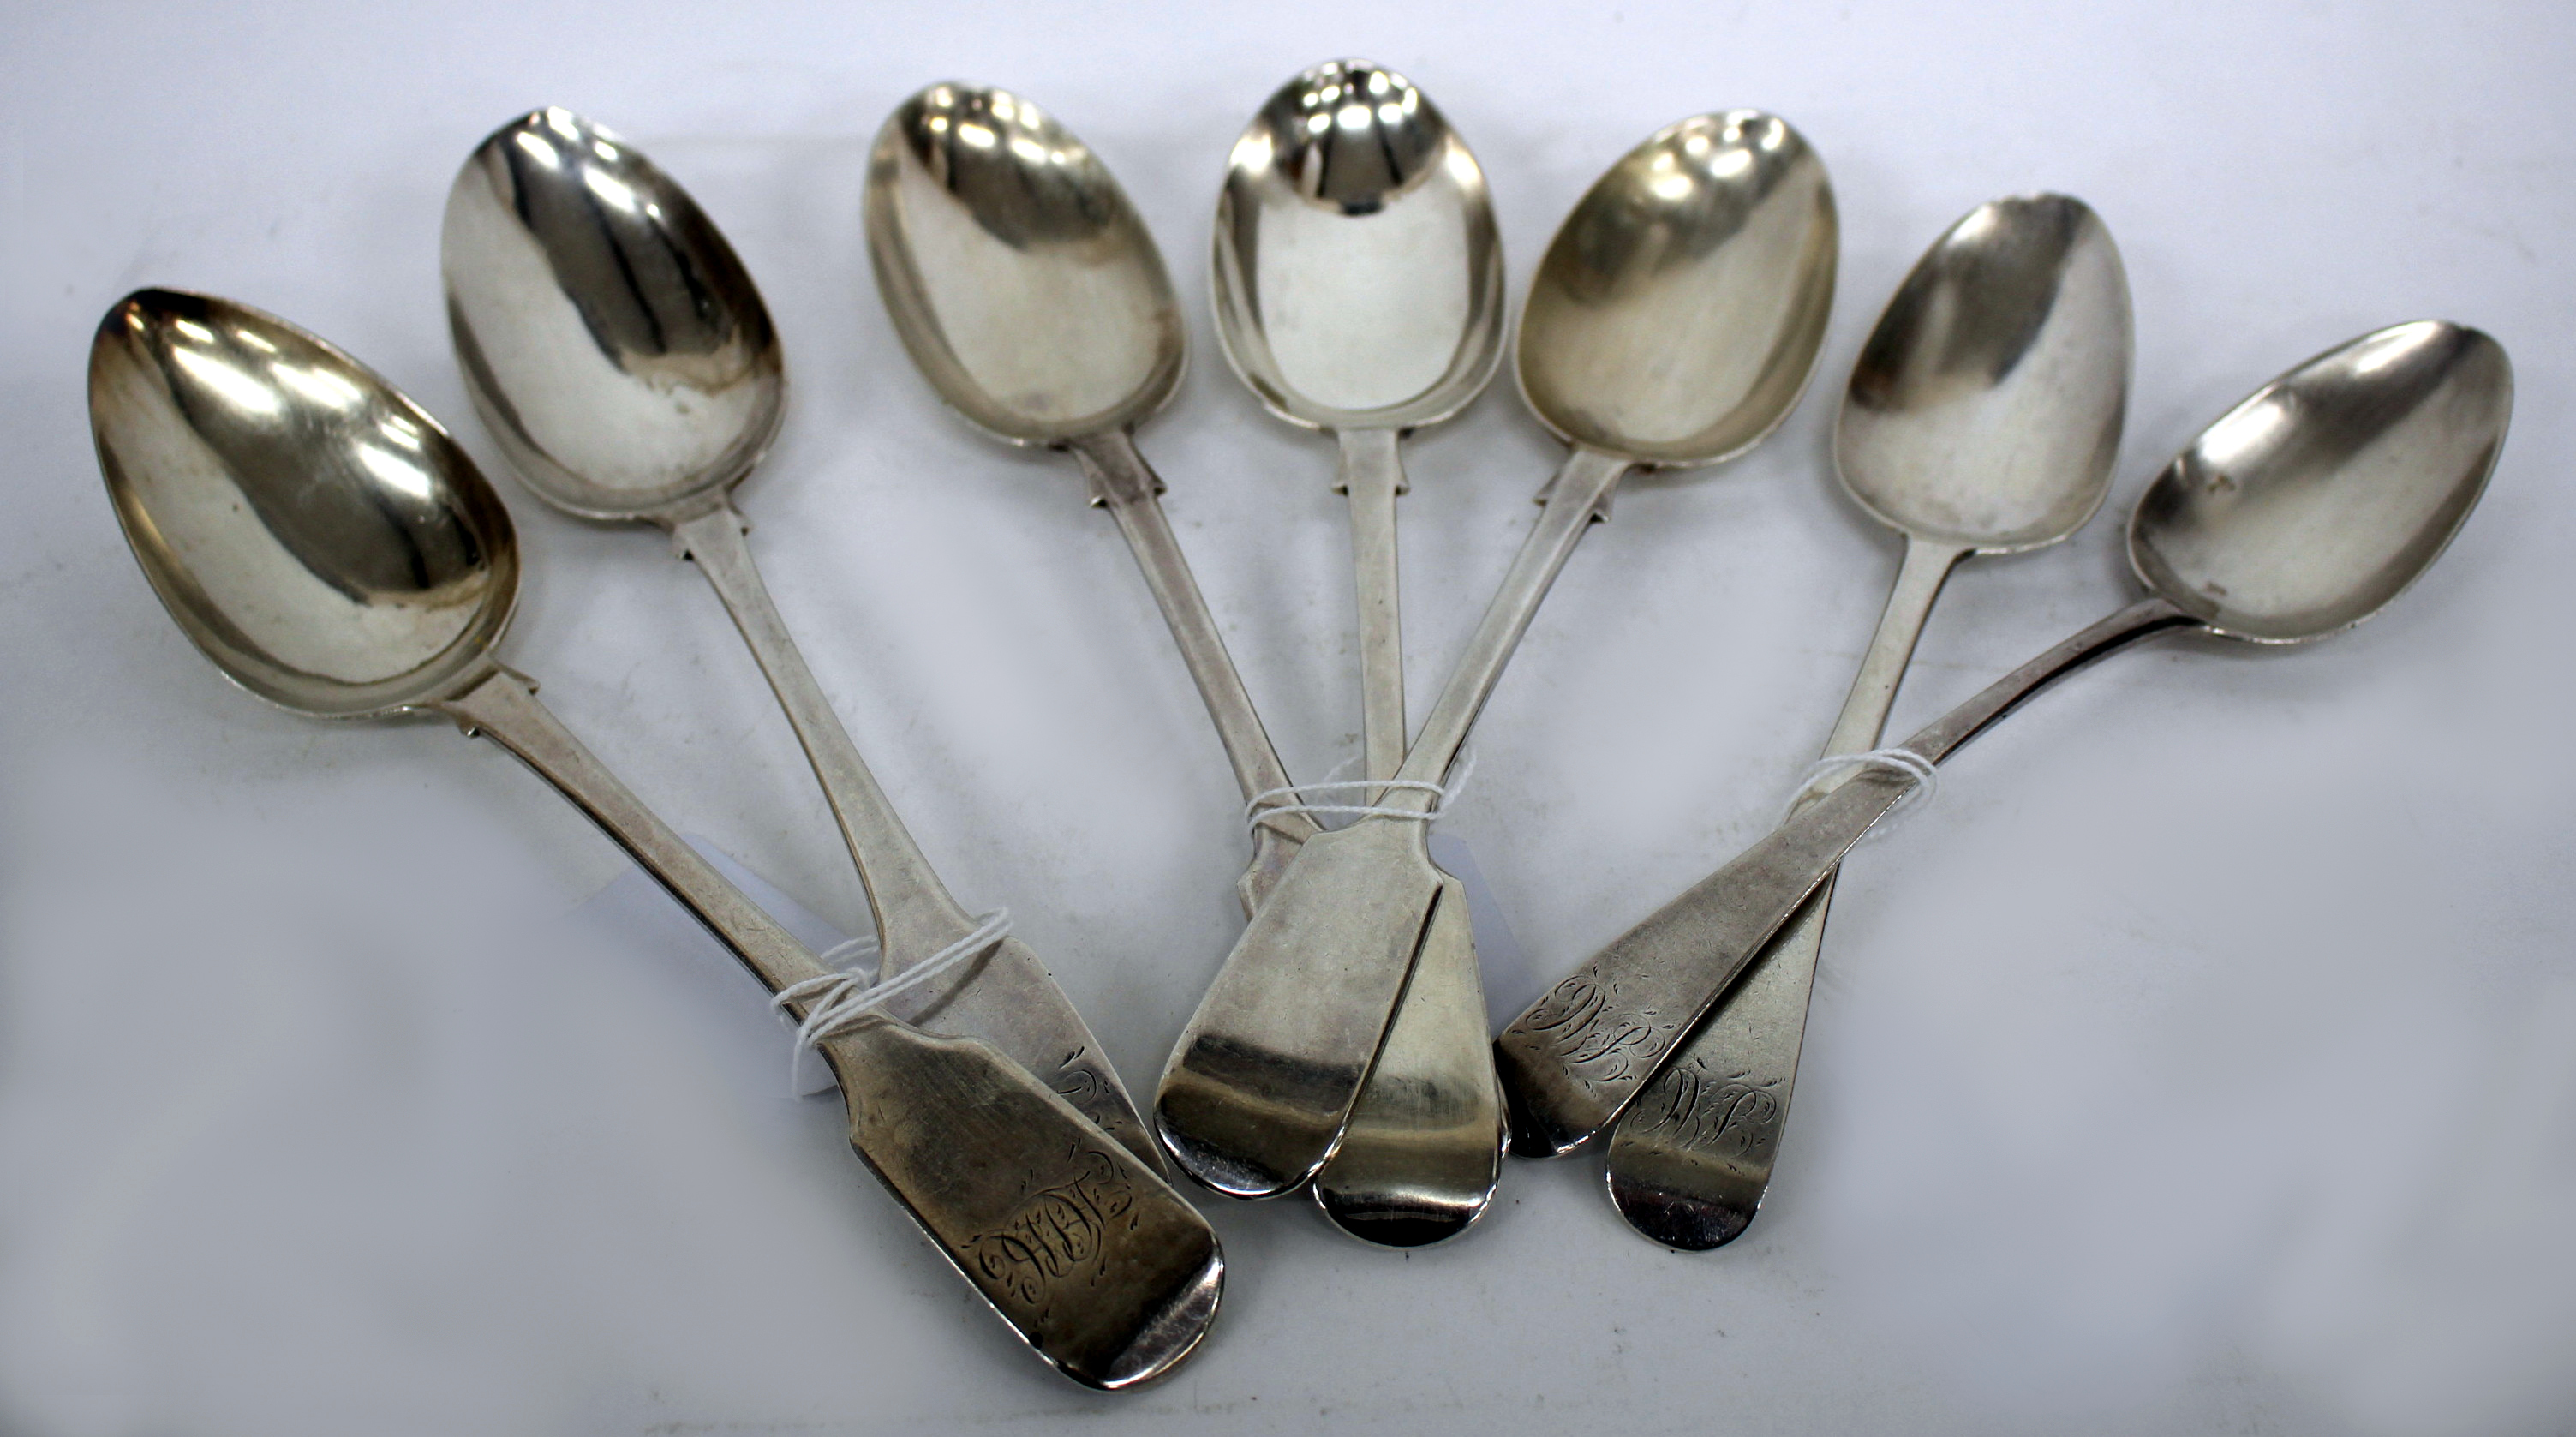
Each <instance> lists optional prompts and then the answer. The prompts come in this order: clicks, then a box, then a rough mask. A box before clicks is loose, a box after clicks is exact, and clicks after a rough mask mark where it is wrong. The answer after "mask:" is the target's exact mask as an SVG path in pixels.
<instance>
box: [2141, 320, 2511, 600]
mask: <svg viewBox="0 0 2576 1437" xmlns="http://www.w3.org/2000/svg"><path fill="white" fill-rule="evenodd" d="M2512 409H2513V371H2512V367H2511V365H2510V364H2509V363H2508V361H2507V360H2506V358H2505V353H2504V347H2503V346H2502V345H2500V344H2498V343H2496V342H2495V341H2494V340H2493V339H2491V338H2489V337H2488V336H2487V335H2485V334H2484V333H2481V332H2480V331H2478V330H2474V329H2467V328H2464V327H2462V326H2460V325H2456V324H2450V323H2446V322H2443V321H2439V320H2421V321H2417V322H2415V323H2412V324H2401V325H2395V326H2392V327H2390V328H2387V329H2383V330H2379V331H2377V332H2376V333H2373V334H2369V335H2365V336H2363V337H2362V338H2360V339H2357V340H2355V341H2353V342H2351V343H2349V344H2345V345H2342V346H2339V347H2337V348H2335V349H2330V350H2328V351H2326V352H2325V353H2323V354H2320V355H2318V356H2317V357H2315V358H2314V359H2311V360H2309V361H2308V362H2307V363H2305V364H2302V365H2300V366H2299V367H2298V368H2296V369H2293V370H2291V371H2290V372H2288V373H2287V374H2284V375H2282V376H2281V377H2280V378H2278V379H2275V380H2273V381H2272V382H2271V383H2270V384H2267V385H2265V386H2263V388H2261V389H2260V390H2257V391H2256V392H2255V393H2254V394H2252V395H2250V396H2249V397H2247V398H2246V400H2245V401H2244V402H2243V403H2241V404H2238V405H2237V406H2236V407H2235V408H2234V409H2231V410H2229V411H2228V412H2227V413H2226V414H2225V415H2223V416H2221V417H2220V418H2219V419H2218V420H2217V421H2216V422H2215V423H2213V424H2211V425H2210V426H2209V427H2208V428H2207V429H2205V430H2203V431H2201V434H2200V436H2199V437H2198V438H2196V439H2194V440H2193V441H2192V442H2191V444H2190V445H2189V447H2187V448H2185V449H2184V450H2183V451H2182V452H2181V453H2180V454H2177V455H2175V456H2174V459H2173V462H2172V463H2171V464H2168V465H2166V466H2165V468H2164V470H2163V471H2162V472H2161V473H2159V474H2158V475H2157V476H2156V478H2155V480H2154V482H2153V483H2151V484H2150V485H2149V486H2148V488H2147V492H2146V494H2145V495H2144V496H2143V497H2142V498H2141V499H2140V500H2139V502H2138V507H2137V510H2136V512H2135V513H2133V514H2132V515H2131V516H2130V520H2129V563H2130V565H2131V567H2133V568H2134V569H2136V570H2137V574H2138V578H2139V580H2140V581H2141V582H2143V583H2144V584H2145V585H2146V586H2147V587H2148V588H2150V589H2152V590H2154V591H2155V593H2156V594H2157V595H2158V596H2159V597H2161V598H2163V599H2164V600H2165V601H2166V602H2168V603H2170V604H2172V605H2173V606H2174V607H2175V608H2178V609H2180V610H2182V611H2183V612H2184V613H2186V614H2189V615H2191V616H2192V617H2193V618H2195V619H2198V620H2199V621H2200V622H2201V623H2202V624H2204V625H2206V626H2207V627H2208V628H2209V629H2211V630H2212V631H2214V632H2217V633H2220V634H2224V635H2227V636H2228V637H2230V638H2236V639H2244V640H2247V641H2250V642H2253V643H2258V644H2289V643H2300V642H2304V641H2306V640H2309V639H2314V638H2320V637H2322V636H2324V635H2326V634H2330V633H2334V632H2336V631H2338V630H2341V629H2348V628H2350V627H2352V626H2353V625H2355V624H2358V623H2360V622H2361V621H2362V620H2364V619H2367V618H2369V617H2370V616H2371V615H2372V614H2375V613H2377V612H2379V610H2380V609H2382V608H2384V607H2386V605H2387V604H2388V601H2389V600H2391V599H2394V598H2396V597H2397V596H2398V595H2399V594H2400V593H2403V592H2404V591H2405V589H2406V587H2407V586H2408V585H2409V584H2412V583H2413V582H2415V579H2416V577H2417V576H2418V575H2420V574H2422V573H2423V572H2424V570H2425V569H2426V568H2427V567H2428V566H2429V565H2431V564H2432V562H2433V560H2434V559H2435V558H2437V557H2439V556H2440V554H2441V552H2442V550H2443V548H2444V547H2445V546H2446V545H2448V544H2449V543H2450V542H2451V536H2452V535H2453V534H2455V533H2457V532H2458V531H2459V527H2460V524H2461V522H2462V521H2463V520H2465V519H2466V518H2468V515H2469V510H2470V509H2471V508H2473V507H2475V506H2476V504H2477V502H2478V496H2479V495H2480V494H2481V493H2483V492H2485V489H2486V483H2487V476H2488V475H2489V474H2491V473H2493V472H2494V469H2495V461H2496V455H2497V453H2498V452H2499V451H2500V450H2501V449H2502V448H2503V445H2504V433H2505V425H2506V421H2507V419H2508V418H2509V417H2510V416H2511V413H2512Z"/></svg>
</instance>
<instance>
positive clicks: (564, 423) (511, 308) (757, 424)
mask: <svg viewBox="0 0 2576 1437" xmlns="http://www.w3.org/2000/svg"><path fill="white" fill-rule="evenodd" d="M439 253H440V268H441V270H442V271H443V272H444V275H445V279H446V285H447V313H448V319H449V329H450V331H451V333H452V334H453V336H454V339H455V343H456V358H457V363H458V364H459V365H460V366H462V367H463V369H464V371H465V380H466V388H467V390H468V391H469V392H471V393H472V395H473V397H474V407H475V409H476V411H477V412H479V413H480V414H481V415H482V417H483V422H484V425H485V427H486V428H488V429H490V430H491V432H492V435H493V437H494V438H495V439H496V440H498V441H499V443H500V445H501V448H502V450H503V452H504V453H505V454H507V455H508V457H509V460H510V464H511V467H513V468H515V469H516V470H518V472H519V474H520V476H521V477H522V478H524V479H525V480H526V481H527V483H528V487H529V488H530V489H532V490H533V491H535V493H536V495H537V497H538V498H540V499H543V500H545V501H546V502H547V503H549V504H552V505H554V506H555V507H556V508H558V509H563V510H566V511H568V512H570V513H573V514H578V515H580V516H582V517H584V518H591V519H636V518H643V517H647V516H652V515H657V514H661V513H664V512H667V511H668V510H670V509H671V508H673V507H674V506H675V505H681V504H685V503H686V502H687V501H688V500H690V499H692V498H695V497H697V496H699V495H702V494H705V493H708V492H711V491H715V490H720V489H722V488H725V487H726V486H729V485H731V484H733V483H734V482H735V481H737V480H739V479H741V478H742V477H743V476H744V475H746V474H748V473H750V472H751V470H752V467H753V466H754V465H756V464H758V463H759V462H760V459H761V456H762V455H764V454H766V453H767V452H768V450H769V446H770V444H771V443H772V442H773V441H774V440H775V439H776V438H777V436H778V429H779V425H780V423H781V422H782V420H783V419H784V418H785V415H786V407H787V371H786V365H785V361H784V360H783V359H782V357H781V355H780V351H779V344H778V334H777V331H776V329H775V328H774V327H772V325H771V324H770V320H769V311H768V309H767V308H766V307H765V306H764V305H763V304H762V303H761V299H760V291H759V290H758V289H757V288H755V287H754V286H753V284H752V282H751V276H750V273H749V271H747V270H746V269H745V268H744V267H743V263H742V261H741V259H740V258H738V257H737V256H736V255H735V254H734V251H733V247H732V246H731V245H729V244H727V243H726V242H725V237H724V235H723V233H722V232H720V231H719V230H717V228H716V227H715V225H714V224H713V223H712V222H710V221H709V220H708V219H707V217H706V215H705V213H704V212H702V211H701V210H700V209H699V208H698V205H697V202H696V201H695V200H692V199H691V198H690V197H689V194H688V192H687V191H686V190H684V189H682V188H680V186H679V185H677V184H675V183H673V182H672V181H671V180H670V179H669V177H667V176H665V175H664V174H663V173H662V171H661V170H660V169H659V168H657V167H656V166H655V165H654V164H653V162H652V161H651V160H650V159H647V158H646V157H645V156H644V155H643V154H642V153H640V152H639V151H637V150H635V149H634V148H633V147H632V146H630V145H628V144H626V142H624V141H623V140H621V139H619V138H618V137H617V136H616V135H614V134H612V133H610V132H609V131H607V130H604V129H601V128H600V127H599V126H597V125H593V124H591V123H590V122H589V121H587V120H584V119H582V118H581V117H580V116H578V115H575V114H573V113H572V112H570V111H568V110H561V109H546V110H538V111H535V112H534V113H531V114H529V115H526V116H524V117H522V118H520V119H518V120H516V121H513V122H512V123H510V124H507V125H504V126H502V127H501V128H500V129H499V130H496V131H494V132H493V133H492V135H491V137H490V138H488V139H486V140H484V141H483V143H482V144H481V145H480V146H477V147H476V149H475V151H474V154H473V156H472V157H471V158H469V159H468V160H467V161H466V162H465V166H464V168H463V169H462V170H460V171H459V172H458V174H457V176H456V182H455V184H454V185H453V186H452V187H451V188H450V189H449V191H448V200H447V217H446V221H445V224H444V226H443V227H442V229H441V233H440V239H439Z"/></svg>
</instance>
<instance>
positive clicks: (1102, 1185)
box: [966, 1152, 1136, 1306]
mask: <svg viewBox="0 0 2576 1437" xmlns="http://www.w3.org/2000/svg"><path fill="white" fill-rule="evenodd" d="M1083 1159H1084V1161H1083V1166H1082V1171H1081V1172H1079V1173H1077V1174H1075V1175H1074V1176H1073V1177H1071V1178H1069V1179H1067V1180H1066V1181H1064V1182H1061V1183H1058V1184H1056V1185H1055V1186H1053V1187H1050V1188H1044V1189H1041V1190H1040V1191H1039V1192H1038V1193H1037V1194H1036V1195H1035V1196H1033V1197H1031V1198H1030V1199H1029V1200H1028V1201H1027V1202H1025V1203H1022V1204H1021V1205H1020V1209H1019V1211H1017V1212H1015V1213H1013V1214H1011V1216H1010V1217H1009V1218H1008V1219H1006V1220H1005V1221H1004V1222H1003V1223H1002V1225H1001V1226H999V1227H997V1228H995V1229H993V1230H992V1231H990V1232H986V1233H980V1234H978V1235H976V1236H975V1237H972V1238H970V1239H968V1240H967V1242H966V1256H967V1260H968V1261H969V1262H971V1263H973V1264H974V1266H975V1270H976V1271H978V1272H981V1273H982V1274H984V1276H986V1277H987V1278H990V1279H992V1280H993V1281H994V1282H995V1283H997V1284H999V1285H1001V1287H1002V1288H1003V1289H1004V1290H1005V1291H1007V1292H1009V1293H1010V1294H1011V1295H1013V1296H1014V1297H1017V1298H1019V1299H1020V1300H1021V1301H1022V1302H1026V1303H1029V1304H1031V1305H1032V1306H1034V1305H1036V1304H1038V1303H1040V1302H1043V1301H1044V1300H1045V1299H1046V1294H1047V1289H1048V1288H1049V1287H1050V1286H1051V1285H1052V1284H1053V1283H1054V1282H1055V1281H1056V1280H1057V1279H1059V1278H1061V1277H1064V1276H1065V1275H1067V1274H1068V1273H1072V1272H1075V1271H1077V1270H1079V1269H1080V1268H1082V1267H1084V1266H1085V1265H1087V1264H1089V1263H1091V1262H1093V1261H1094V1260H1096V1259H1097V1258H1098V1257H1099V1256H1100V1254H1101V1250H1102V1249H1103V1247H1105V1246H1106V1244H1107V1239H1108V1235H1109V1225H1110V1224H1111V1223H1112V1222H1114V1221H1116V1220H1117V1219H1118V1218H1120V1217H1123V1216H1125V1215H1126V1213H1127V1211H1128V1209H1130V1208H1133V1207H1134V1206H1135V1205H1136V1191H1135V1189H1134V1188H1132V1187H1130V1186H1129V1185H1128V1182H1127V1179H1126V1177H1125V1176H1124V1175H1123V1174H1121V1173H1120V1172H1119V1171H1118V1165H1117V1164H1116V1163H1115V1162H1113V1161H1111V1160H1110V1157H1109V1155H1108V1154H1106V1153H1101V1152H1086V1153H1084V1154H1083Z"/></svg>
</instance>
